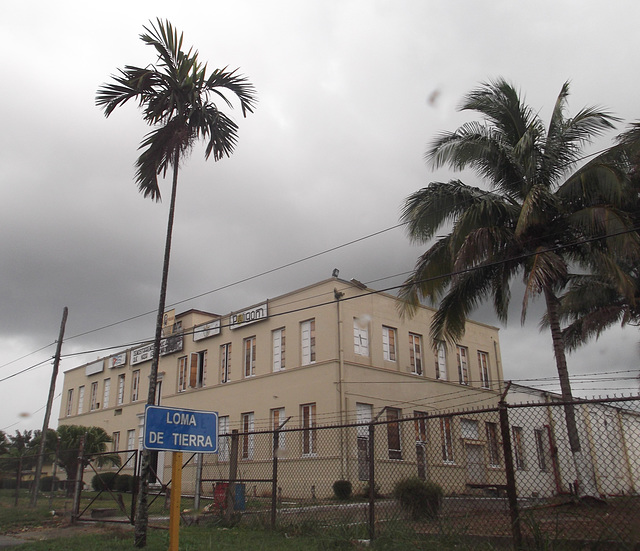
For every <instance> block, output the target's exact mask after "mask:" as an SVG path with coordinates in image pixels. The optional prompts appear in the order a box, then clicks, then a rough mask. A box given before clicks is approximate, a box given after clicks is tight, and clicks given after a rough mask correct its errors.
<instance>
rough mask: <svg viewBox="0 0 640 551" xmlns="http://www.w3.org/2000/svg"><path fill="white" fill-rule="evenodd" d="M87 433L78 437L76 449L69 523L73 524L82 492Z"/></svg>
mask: <svg viewBox="0 0 640 551" xmlns="http://www.w3.org/2000/svg"><path fill="white" fill-rule="evenodd" d="M86 436H87V433H85V434H83V435H82V436H81V437H80V449H79V450H78V468H77V469H76V480H75V490H74V492H73V510H72V511H71V524H75V523H76V521H77V520H78V515H79V513H80V492H82V475H83V473H84V440H85V438H86Z"/></svg>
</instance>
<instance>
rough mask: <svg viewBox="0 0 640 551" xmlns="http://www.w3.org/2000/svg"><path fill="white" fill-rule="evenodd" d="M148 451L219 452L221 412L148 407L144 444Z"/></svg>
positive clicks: (146, 410)
mask: <svg viewBox="0 0 640 551" xmlns="http://www.w3.org/2000/svg"><path fill="white" fill-rule="evenodd" d="M143 446H144V448H145V449H147V450H163V451H173V452H197V453H217V452H218V412H216V411H195V410H192V409H177V408H169V407H163V406H147V407H146V409H145V412H144V442H143Z"/></svg>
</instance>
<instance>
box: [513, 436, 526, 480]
mask: <svg viewBox="0 0 640 551" xmlns="http://www.w3.org/2000/svg"><path fill="white" fill-rule="evenodd" d="M511 433H512V435H513V436H512V438H513V454H514V458H513V459H514V461H515V463H516V469H518V470H519V471H524V470H525V469H526V468H527V464H526V461H525V457H524V442H523V441H522V437H523V435H522V427H511Z"/></svg>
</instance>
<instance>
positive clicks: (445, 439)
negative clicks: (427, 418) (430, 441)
mask: <svg viewBox="0 0 640 551" xmlns="http://www.w3.org/2000/svg"><path fill="white" fill-rule="evenodd" d="M440 438H441V440H442V461H444V462H445V463H453V462H454V460H453V439H452V437H451V417H441V418H440Z"/></svg>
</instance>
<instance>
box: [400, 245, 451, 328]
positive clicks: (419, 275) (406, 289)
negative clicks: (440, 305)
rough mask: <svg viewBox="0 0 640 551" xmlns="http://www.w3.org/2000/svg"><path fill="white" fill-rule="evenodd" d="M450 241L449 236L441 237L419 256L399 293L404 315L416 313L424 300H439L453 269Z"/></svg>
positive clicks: (401, 312) (401, 309)
mask: <svg viewBox="0 0 640 551" xmlns="http://www.w3.org/2000/svg"><path fill="white" fill-rule="evenodd" d="M449 241H450V239H449V237H444V238H441V239H439V240H438V241H437V242H436V243H434V244H433V245H432V246H431V247H430V248H429V250H427V251H426V252H425V253H424V254H422V255H421V256H420V258H418V261H417V262H416V265H415V268H414V270H413V273H412V274H411V276H410V277H408V278H407V279H406V280H405V282H404V283H403V285H402V287H401V288H400V291H399V293H398V297H399V298H400V301H399V302H398V309H399V311H400V314H401V315H402V316H403V317H405V316H411V315H412V314H413V313H415V311H416V309H417V308H418V307H419V306H420V304H421V303H422V301H423V300H428V301H430V302H432V303H435V302H437V300H438V299H439V298H440V296H441V294H442V292H443V290H444V289H446V288H447V286H448V284H449V281H450V279H451V278H450V275H449V274H450V273H451V272H452V271H453V261H452V258H451V248H450V246H449Z"/></svg>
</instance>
